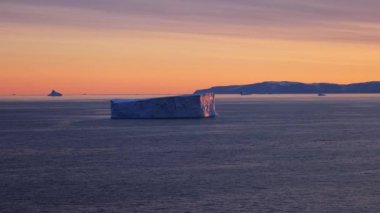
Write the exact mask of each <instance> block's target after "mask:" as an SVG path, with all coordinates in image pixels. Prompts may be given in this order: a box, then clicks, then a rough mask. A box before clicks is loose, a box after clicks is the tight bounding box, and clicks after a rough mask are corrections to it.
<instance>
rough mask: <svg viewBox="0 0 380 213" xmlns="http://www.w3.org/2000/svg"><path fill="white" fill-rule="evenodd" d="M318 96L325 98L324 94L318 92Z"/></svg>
mask: <svg viewBox="0 0 380 213" xmlns="http://www.w3.org/2000/svg"><path fill="white" fill-rule="evenodd" d="M318 96H320V97H323V96H326V93H323V92H320V93H318Z"/></svg>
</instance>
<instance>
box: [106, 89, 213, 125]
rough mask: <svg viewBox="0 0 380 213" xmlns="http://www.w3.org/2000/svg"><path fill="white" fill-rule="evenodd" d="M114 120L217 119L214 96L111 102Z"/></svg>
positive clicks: (184, 96)
mask: <svg viewBox="0 0 380 213" xmlns="http://www.w3.org/2000/svg"><path fill="white" fill-rule="evenodd" d="M111 114H112V115H111V118H112V119H127V118H132V119H137V118H209V117H215V116H216V112H215V101H214V94H211V93H210V94H201V95H200V94H195V95H182V96H172V97H161V98H151V99H137V100H120V99H115V100H111Z"/></svg>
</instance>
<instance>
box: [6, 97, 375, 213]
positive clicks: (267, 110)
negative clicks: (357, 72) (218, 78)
mask: <svg viewBox="0 0 380 213" xmlns="http://www.w3.org/2000/svg"><path fill="white" fill-rule="evenodd" d="M108 99H109V97H104V96H102V97H89V98H88V97H85V98H83V97H65V98H63V99H51V98H50V99H48V98H45V97H33V98H30V97H29V98H25V97H22V98H14V97H10V98H9V97H7V98H4V97H3V98H2V100H0V212H42V211H45V212H46V211H47V212H51V211H59V212H65V211H74V212H102V211H103V212H284V211H288V212H326V211H327V212H379V211H380V131H379V130H380V113H379V112H380V96H376V95H359V96H355V95H343V96H327V97H317V96H314V95H313V96H310V95H306V96H248V97H240V96H219V97H218V99H217V111H218V112H219V114H220V116H219V117H217V118H216V119H200V120H197V119H195V120H194V119H191V120H110V119H109V103H108Z"/></svg>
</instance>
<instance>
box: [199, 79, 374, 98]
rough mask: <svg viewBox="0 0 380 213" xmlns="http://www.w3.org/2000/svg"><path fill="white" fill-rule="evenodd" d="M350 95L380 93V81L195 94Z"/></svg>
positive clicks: (278, 84)
mask: <svg viewBox="0 0 380 213" xmlns="http://www.w3.org/2000/svg"><path fill="white" fill-rule="evenodd" d="M203 93H215V94H242V95H249V94H313V93H331V94H350V93H380V81H369V82H361V83H351V84H335V83H325V82H323V83H302V82H293V81H264V82H260V83H254V84H246V85H230V86H214V87H211V88H208V89H200V90H196V91H195V92H194V94H203Z"/></svg>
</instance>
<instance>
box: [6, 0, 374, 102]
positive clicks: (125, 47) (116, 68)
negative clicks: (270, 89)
mask: <svg viewBox="0 0 380 213" xmlns="http://www.w3.org/2000/svg"><path fill="white" fill-rule="evenodd" d="M379 8H380V1H379V0H360V1H358V0H265V1H264V0H233V1H232V0H154V1H153V0H107V1H104V0H64V1H63V0H17V1H15V0H0V95H8V94H20V95H38V94H47V93H49V92H50V90H51V89H56V90H58V91H60V92H62V93H64V94H82V93H87V94H136V93H139V94H180V93H192V92H193V91H194V90H196V89H201V88H207V87H211V86H215V85H236V84H249V83H255V82H261V81H282V80H286V81H301V82H307V83H311V82H334V83H352V82H364V81H377V80H380V13H379V12H378V9H379Z"/></svg>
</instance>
